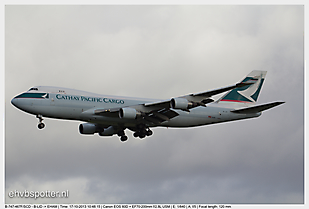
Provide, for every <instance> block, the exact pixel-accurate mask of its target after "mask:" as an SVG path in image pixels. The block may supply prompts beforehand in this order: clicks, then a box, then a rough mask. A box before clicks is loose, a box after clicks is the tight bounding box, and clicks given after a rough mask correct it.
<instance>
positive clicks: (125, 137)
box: [120, 135, 128, 142]
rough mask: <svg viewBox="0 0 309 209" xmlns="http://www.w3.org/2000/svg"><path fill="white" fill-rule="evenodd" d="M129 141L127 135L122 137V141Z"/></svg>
mask: <svg viewBox="0 0 309 209" xmlns="http://www.w3.org/2000/svg"><path fill="white" fill-rule="evenodd" d="M127 140H128V137H127V136H126V135H123V136H121V137H120V141H122V142H125V141H127Z"/></svg>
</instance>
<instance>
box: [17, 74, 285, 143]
mask: <svg viewBox="0 0 309 209" xmlns="http://www.w3.org/2000/svg"><path fill="white" fill-rule="evenodd" d="M265 76H266V71H252V72H251V73H250V74H249V75H248V76H247V77H246V78H245V79H243V80H242V81H241V82H239V83H237V84H234V85H230V86H226V87H223V88H218V89H214V90H210V91H204V92H200V93H194V94H188V95H184V96H179V97H174V98H171V99H167V100H160V101H157V100H153V99H141V98H131V97H120V96H107V95H101V94H94V93H90V92H85V91H79V90H74V89H68V88H62V87H50V86H34V87H32V88H30V89H29V90H28V91H27V92H24V93H21V94H19V95H18V96H16V97H14V98H13V99H12V101H11V102H12V104H13V105H14V106H15V107H17V108H18V109H20V110H22V111H25V112H27V113H30V114H33V115H35V116H36V117H37V118H38V119H39V124H38V128H39V129H43V128H44V127H45V124H44V123H43V122H42V121H43V117H48V118H57V119H66V120H78V121H83V122H84V123H81V124H80V125H79V132H80V133H81V134H98V135H100V136H112V135H114V134H117V135H118V136H119V137H120V140H121V141H122V142H124V141H126V140H127V139H128V137H127V136H126V135H125V132H124V130H125V129H129V130H131V131H133V132H134V134H133V136H134V137H139V138H145V137H146V136H151V135H152V133H153V132H152V131H151V130H150V128H153V127H158V126H161V127H162V126H163V127H177V128H181V127H195V126H203V125H210V124H215V123H223V122H228V121H234V120H242V119H248V118H254V117H259V116H260V115H261V113H262V111H264V110H267V109H270V108H273V107H275V106H277V105H280V104H282V103H284V102H282V101H277V102H271V103H267V104H260V105H256V101H257V99H258V96H259V94H260V92H261V89H262V86H263V83H264V80H265ZM224 92H225V94H224V95H223V96H222V97H221V98H220V99H218V100H216V101H215V100H214V99H212V96H214V95H217V94H221V93H224Z"/></svg>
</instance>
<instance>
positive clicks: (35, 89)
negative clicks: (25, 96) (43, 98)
mask: <svg viewBox="0 0 309 209" xmlns="http://www.w3.org/2000/svg"><path fill="white" fill-rule="evenodd" d="M32 90H33V91H38V90H39V89H38V88H31V89H29V91H32Z"/></svg>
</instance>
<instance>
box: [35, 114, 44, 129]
mask: <svg viewBox="0 0 309 209" xmlns="http://www.w3.org/2000/svg"><path fill="white" fill-rule="evenodd" d="M36 118H38V119H39V124H38V128H39V129H43V128H44V127H45V124H44V123H42V121H43V120H44V119H43V118H42V115H37V116H36Z"/></svg>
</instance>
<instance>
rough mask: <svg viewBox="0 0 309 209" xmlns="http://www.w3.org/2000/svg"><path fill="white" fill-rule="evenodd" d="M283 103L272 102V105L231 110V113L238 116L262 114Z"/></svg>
mask: <svg viewBox="0 0 309 209" xmlns="http://www.w3.org/2000/svg"><path fill="white" fill-rule="evenodd" d="M283 103H285V102H272V103H268V104H262V105H257V106H252V107H246V108H241V109H237V110H232V111H231V112H234V113H240V114H250V113H259V112H262V111H264V110H268V109H270V108H273V107H276V106H278V105H281V104H283Z"/></svg>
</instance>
